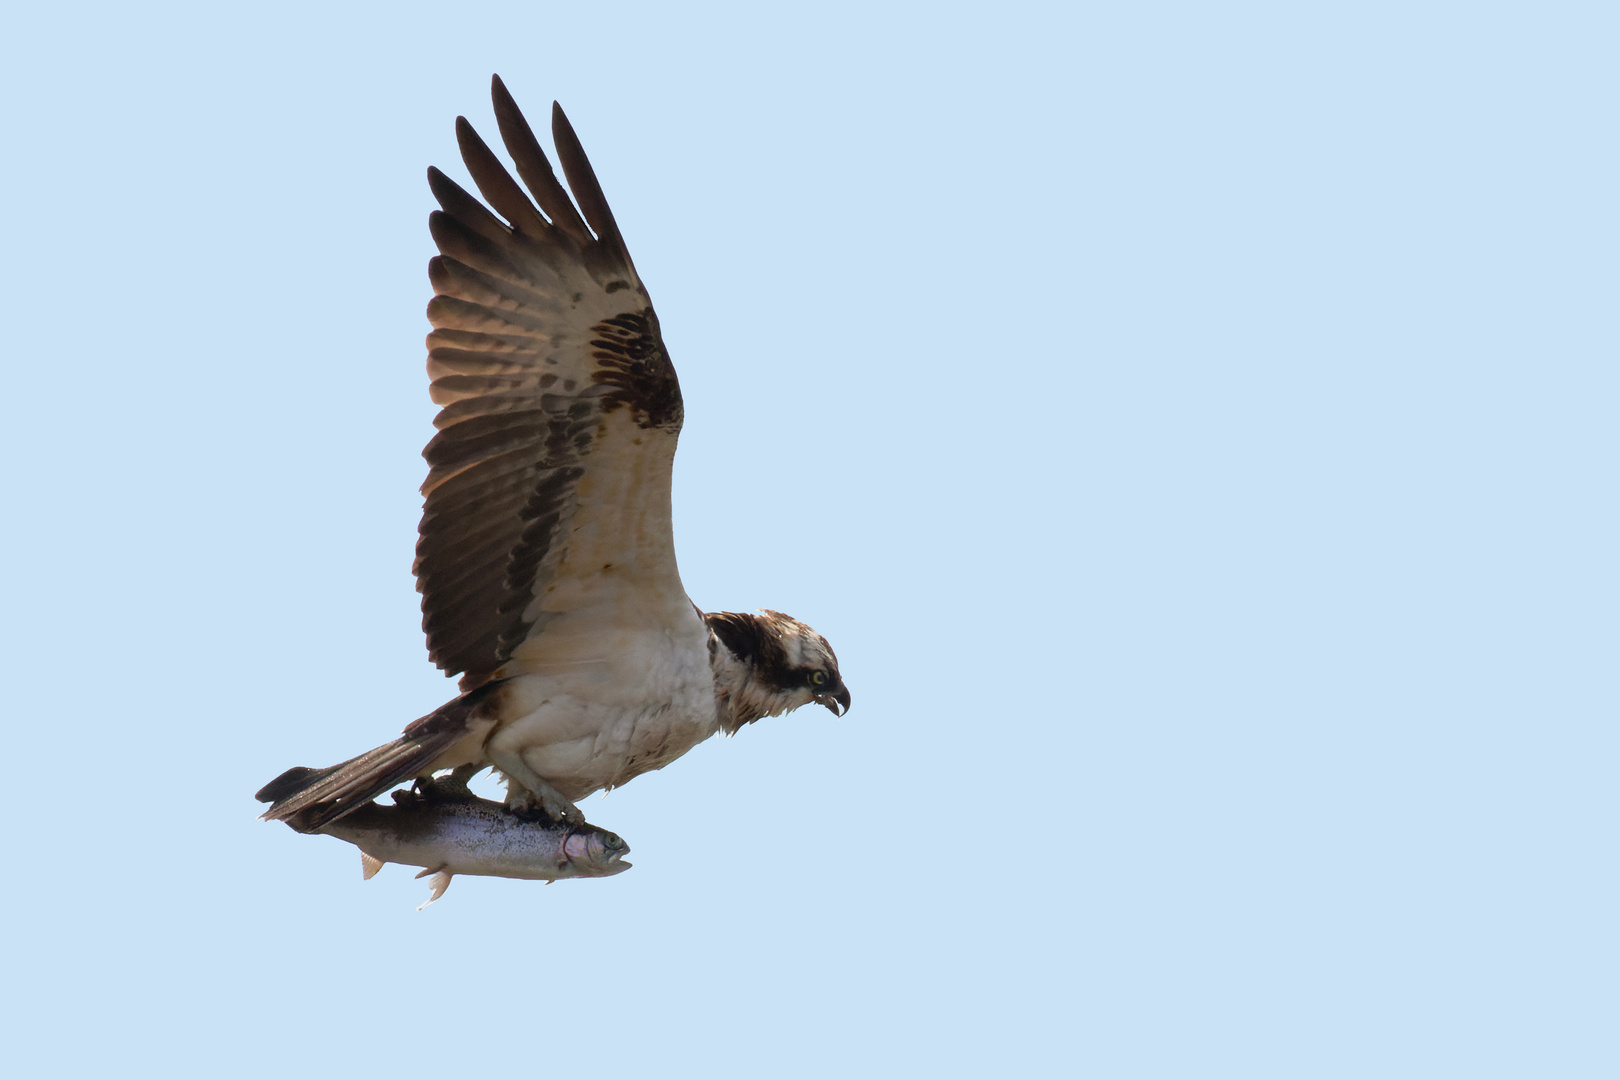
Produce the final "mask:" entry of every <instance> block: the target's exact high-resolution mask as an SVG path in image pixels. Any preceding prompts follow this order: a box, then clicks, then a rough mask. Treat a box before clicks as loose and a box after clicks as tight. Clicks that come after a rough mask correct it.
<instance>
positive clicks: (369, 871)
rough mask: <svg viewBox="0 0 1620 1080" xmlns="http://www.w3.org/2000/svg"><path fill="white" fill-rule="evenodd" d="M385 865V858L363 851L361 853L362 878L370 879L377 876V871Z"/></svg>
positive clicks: (364, 879)
mask: <svg viewBox="0 0 1620 1080" xmlns="http://www.w3.org/2000/svg"><path fill="white" fill-rule="evenodd" d="M384 865H385V863H384V860H382V859H379V858H377V856H375V855H367V854H366V853H365V852H363V851H362V852H361V853H360V880H361V881H370V880H371V879H372V878H374V877H376V876H377V871H379V870H381V869H382V868H383V866H384Z"/></svg>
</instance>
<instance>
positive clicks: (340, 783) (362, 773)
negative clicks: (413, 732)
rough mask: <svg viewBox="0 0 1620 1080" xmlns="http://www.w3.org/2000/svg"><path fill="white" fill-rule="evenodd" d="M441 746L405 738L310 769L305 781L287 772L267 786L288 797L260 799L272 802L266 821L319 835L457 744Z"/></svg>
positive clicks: (281, 795)
mask: <svg viewBox="0 0 1620 1080" xmlns="http://www.w3.org/2000/svg"><path fill="white" fill-rule="evenodd" d="M438 742H439V741H438V740H433V741H432V742H429V743H426V744H424V743H421V742H418V741H417V740H415V739H411V738H409V737H408V736H403V735H402V736H400V737H399V738H397V739H395V740H394V741H393V742H391V743H385V744H384V745H382V746H379V747H377V748H376V749H375V750H367V751H366V752H365V753H363V754H361V755H359V756H358V757H352V758H350V759H349V760H348V761H345V762H343V763H342V764H341V765H334V766H332V767H331V768H330V769H311V770H308V772H307V773H306V774H305V775H304V776H303V777H293V776H291V775H290V774H291V773H292V771H293V770H291V769H289V770H288V771H287V772H285V773H282V774H281V775H280V776H278V777H276V779H274V780H272V781H270V783H269V784H267V785H266V787H265V790H267V791H269V790H275V791H277V792H278V793H279V792H283V791H284V792H285V794H279V797H276V798H272V799H265V798H264V792H263V791H261V792H260V794H259V797H260V799H261V801H266V802H269V803H270V804H271V805H270V809H268V810H266V811H265V812H264V815H263V816H264V819H265V820H266V821H285V822H287V824H289V825H291V826H292V827H293V828H295V829H297V830H298V831H299V832H315V831H317V830H318V829H320V828H321V827H322V826H323V825H329V824H331V823H332V822H334V821H336V820H337V819H338V818H340V817H342V816H343V815H344V814H347V813H349V812H350V811H351V810H357V809H359V808H360V807H362V806H364V805H365V804H366V803H368V802H370V801H371V800H372V799H375V798H376V797H377V796H379V795H381V794H382V793H383V792H385V791H387V790H389V789H390V788H393V787H395V786H397V785H399V784H402V783H404V782H405V781H407V780H410V779H411V778H413V777H415V776H417V775H418V774H420V773H422V772H423V771H424V770H426V769H430V768H431V767H432V765H433V760H434V759H435V758H437V757H438V756H439V755H440V754H441V753H443V752H444V751H445V750H447V749H449V744H450V743H451V742H454V740H453V739H451V740H445V741H444V744H443V745H438ZM300 781H301V782H300Z"/></svg>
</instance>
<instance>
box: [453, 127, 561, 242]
mask: <svg viewBox="0 0 1620 1080" xmlns="http://www.w3.org/2000/svg"><path fill="white" fill-rule="evenodd" d="M456 144H457V145H458V146H460V147H461V160H462V161H464V162H466V163H467V171H468V172H469V173H471V174H472V178H473V183H475V184H477V185H478V191H479V193H480V194H482V195H483V196H484V198H485V199H487V200H488V201H489V205H490V206H492V207H494V208H495V212H496V213H498V214H500V215H501V216H502V217H504V218H506V220H507V221H509V222H511V223H512V227H513V228H514V229H516V230H517V231H518V232H521V233H526V234H528V235H529V236H533V237H542V236H544V235H546V233H547V232H548V231H549V230H550V228H551V226H550V225H549V224H547V223H546V219H545V218H543V217H541V216H540V212H539V211H538V210H536V209H535V208H534V204H533V203H531V202H530V201H529V197H528V196H527V195H525V194H523V189H522V188H520V187H518V186H517V181H516V180H513V179H512V174H511V173H508V172H507V171H506V168H505V166H503V165H502V164H501V162H500V159H499V158H497V157H496V156H495V154H494V151H492V150H490V148H489V145H488V144H487V143H485V142H484V140H483V139H482V138H481V137H480V136H479V134H478V132H476V131H474V130H473V126H472V125H471V124H469V123H468V122H467V118H466V117H465V116H458V117H456ZM445 209H449V207H446V208H445Z"/></svg>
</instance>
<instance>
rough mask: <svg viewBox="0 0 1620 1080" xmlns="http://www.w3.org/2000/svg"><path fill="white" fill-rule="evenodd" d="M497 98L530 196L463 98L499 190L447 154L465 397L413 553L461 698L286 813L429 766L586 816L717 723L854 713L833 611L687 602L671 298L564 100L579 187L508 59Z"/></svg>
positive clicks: (434, 646)
mask: <svg viewBox="0 0 1620 1080" xmlns="http://www.w3.org/2000/svg"><path fill="white" fill-rule="evenodd" d="M492 93H493V96H494V100H495V118H496V121H497V123H498V125H499V127H500V132H501V140H502V141H503V142H504V143H505V144H506V150H507V153H508V154H510V156H511V158H512V161H513V163H514V164H515V165H516V167H517V175H518V177H520V178H521V179H522V182H523V185H524V187H527V189H528V193H527V194H526V193H525V191H524V187H520V186H519V184H518V182H517V181H516V180H514V179H513V178H512V175H511V174H510V173H508V172H507V170H506V168H505V167H504V166H503V165H502V164H501V162H500V160H499V159H498V158H497V157H496V156H495V154H494V153H493V152H492V151H491V150H490V148H489V147H488V146H487V145H486V144H485V143H484V141H483V140H482V139H481V138H480V137H479V136H478V134H477V133H476V132H475V131H474V130H473V129H472V126H471V125H470V124H468V123H467V120H466V118H464V117H458V118H457V120H456V138H457V142H458V143H459V145H460V148H461V156H462V159H463V160H464V161H465V162H466V165H467V171H468V172H469V173H470V174H471V175H472V178H473V181H474V183H475V184H476V185H477V188H478V191H479V193H480V194H481V195H482V196H483V199H484V201H483V202H482V203H481V202H479V201H478V200H477V199H475V198H474V197H473V196H472V195H470V194H469V193H468V192H467V191H466V190H464V189H463V188H461V187H460V186H459V185H457V184H456V183H455V182H454V181H452V180H451V179H450V178H449V177H447V176H445V175H444V174H443V173H441V172H439V171H438V170H437V169H429V170H428V185H429V187H430V188H431V189H432V192H433V195H434V197H435V198H436V199H437V200H438V203H439V205H440V207H441V209H440V210H436V211H434V212H433V214H432V215H431V216H430V217H429V219H428V225H429V228H430V230H431V231H432V234H433V239H434V241H435V243H436V244H437V245H438V248H439V252H440V253H439V255H438V256H437V257H435V258H434V259H432V260H431V261H430V262H429V263H428V276H429V278H430V280H431V281H432V284H433V290H434V294H435V295H434V297H433V300H432V301H431V302H430V303H429V304H428V320H429V322H431V323H432V325H433V331H432V333H430V334H429V335H428V338H427V345H428V359H427V368H428V375H429V377H430V378H431V380H432V388H431V393H432V397H433V401H434V402H435V403H436V404H438V405H440V406H441V407H442V408H441V410H440V412H439V414H438V417H437V418H436V419H435V420H434V426H435V428H437V434H435V435H434V436H433V438H432V440H431V441H429V443H428V444H427V448H426V449H425V450H424V451H423V456H424V457H425V458H427V462H428V466H429V468H428V477H427V481H426V482H425V483H424V484H423V485H422V492H423V495H424V497H425V501H424V503H423V507H422V522H421V526H420V528H419V533H420V535H419V538H418V540H417V544H416V562H415V566H414V572H415V574H416V587H417V590H418V591H419V592H421V594H422V629H423V631H424V632H425V633H426V634H427V646H428V655H429V657H430V658H431V659H432V660H433V662H434V663H436V664H437V665H438V666H439V667H440V668H442V669H444V671H445V673H446V674H447V675H456V674H459V675H460V676H461V682H460V690H461V693H460V695H459V696H457V697H456V698H455V699H454V700H452V701H450V702H447V703H446V704H444V705H442V706H440V707H439V708H437V709H435V710H434V711H433V712H431V713H429V714H428V715H426V716H424V717H422V718H420V719H418V720H416V721H414V722H412V723H411V724H410V725H409V726H408V727H406V728H405V730H404V733H403V734H401V735H400V737H399V738H397V739H395V740H393V741H392V742H389V743H385V744H384V745H382V746H379V747H377V748H376V749H374V750H368V751H367V752H365V753H363V754H361V755H359V756H358V757H355V758H351V759H350V760H348V761H345V762H342V763H341V764H338V765H334V766H331V767H330V768H325V769H307V768H294V769H289V770H288V771H287V772H285V773H283V774H282V775H281V776H279V777H277V778H276V779H275V780H272V781H271V782H270V783H269V784H267V785H266V786H265V787H264V789H263V790H261V791H260V792H259V794H258V798H259V799H260V801H262V802H268V803H270V804H271V806H270V809H269V810H268V811H266V813H265V815H264V816H265V817H266V818H267V819H271V820H279V821H286V822H288V823H289V824H291V825H292V826H293V827H294V828H297V829H299V830H301V831H306V832H313V831H315V830H318V829H320V828H321V827H322V826H324V825H327V824H330V823H331V822H333V821H336V820H337V819H339V818H341V817H343V816H344V815H345V814H348V813H350V812H351V811H354V810H356V809H358V808H359V807H361V806H364V805H366V804H367V803H369V802H371V800H372V799H374V798H376V797H377V796H379V795H381V794H382V793H384V792H386V791H387V790H389V789H390V788H392V787H395V786H396V785H398V784H401V783H404V782H406V781H409V780H412V779H414V778H423V777H429V776H431V775H432V774H433V773H435V772H438V771H440V770H445V769H451V770H457V771H458V773H459V775H461V776H466V775H470V774H471V773H472V772H476V771H478V770H480V769H482V768H484V767H486V766H493V767H494V768H495V769H496V770H497V771H498V772H499V773H500V774H501V775H502V776H503V777H504V778H505V780H506V783H507V806H508V807H509V808H510V809H512V810H513V811H514V812H516V813H519V814H523V815H527V816H530V817H532V818H538V817H539V816H542V815H543V816H544V817H546V818H549V819H551V820H553V821H557V822H568V823H571V824H578V823H581V822H583V821H584V816H583V815H582V814H581V813H580V811H579V810H578V808H577V807H576V806H575V805H574V804H575V802H576V801H577V800H579V799H582V798H584V797H585V796H586V795H589V794H590V793H592V792H594V791H599V790H606V789H611V788H614V787H617V786H619V785H621V784H624V783H626V782H627V781H629V780H631V779H633V778H634V777H636V776H639V775H640V774H642V773H644V772H647V771H649V770H652V769H659V768H662V767H664V766H665V765H667V764H669V763H670V762H671V761H674V760H675V759H676V758H678V757H680V756H681V755H682V754H684V753H686V752H687V751H688V750H690V749H692V747H694V746H696V745H697V744H698V743H699V742H701V741H703V740H704V739H706V738H708V737H709V736H710V735H713V734H715V733H716V732H721V731H723V732H726V733H727V734H733V733H735V732H736V731H738V730H739V729H740V728H742V726H743V725H745V724H748V723H751V722H753V721H755V720H758V719H760V718H761V717H765V716H777V715H780V714H782V713H785V712H787V711H789V710H792V709H796V708H798V707H799V706H801V705H806V704H809V703H810V702H817V703H819V704H821V705H824V706H826V707H827V708H828V709H830V710H832V712H833V714H834V715H835V716H837V715H842V714H843V713H844V712H845V711H846V710H848V708H849V703H850V697H849V690H848V689H847V688H846V687H845V686H844V681H843V678H842V677H841V676H840V674H839V671H838V659H837V657H836V656H834V655H833V650H832V646H830V645H828V644H827V639H826V638H824V637H822V636H821V635H820V634H818V633H816V632H815V631H814V630H812V629H811V628H810V627H808V626H806V625H805V624H804V623H802V622H800V621H798V620H797V619H794V618H792V617H790V616H788V615H784V614H782V613H781V612H777V611H769V610H762V611H760V612H757V613H752V614H749V613H739V612H703V611H702V610H700V609H699V608H698V607H697V606H696V605H695V604H693V603H692V601H691V600H690V599H689V598H688V597H687V595H686V590H685V589H684V588H683V587H682V585H681V578H680V574H679V572H678V571H677V569H676V565H675V542H674V534H673V529H672V525H671V520H670V480H671V474H672V469H673V466H674V461H675V443H676V440H677V438H678V437H679V435H680V431H681V419H682V415H683V410H682V405H681V391H680V385H679V383H678V382H677V381H676V378H675V368H674V366H673V365H672V364H671V363H670V359H669V354H668V353H667V352H666V351H665V349H664V343H663V340H662V338H661V337H660V335H659V330H658V317H657V316H656V315H655V314H653V309H652V304H651V302H650V300H649V299H648V296H647V289H646V287H645V286H644V285H643V284H642V282H641V278H640V276H639V275H637V273H636V268H635V265H634V264H633V263H632V262H631V261H630V252H629V251H628V250H627V249H626V248H625V244H624V238H623V237H622V236H620V235H619V228H618V226H617V225H616V224H615V223H614V221H613V213H612V211H610V210H609V209H608V204H607V200H606V199H605V198H604V197H603V195H602V189H601V187H600V185H598V183H597V180H596V174H595V172H594V171H593V170H592V169H591V164H590V162H589V161H588V160H587V159H586V157H585V151H584V150H583V149H582V148H581V147H580V144H579V139H578V138H577V137H576V136H575V134H574V129H573V127H572V126H571V125H570V124H569V123H568V118H567V117H565V116H564V115H563V112H562V109H561V108H560V107H559V106H556V105H553V107H552V114H551V131H552V139H553V142H554V144H555V146H556V151H557V157H558V159H559V160H560V162H561V165H562V171H563V176H564V178H566V180H567V182H568V189H569V190H571V191H572V192H573V199H572V200H571V199H570V198H569V194H568V191H566V190H564V188H563V186H562V184H561V183H560V182H559V181H558V179H557V177H556V174H555V173H554V172H553V171H552V168H551V163H550V162H549V161H548V160H547V158H546V155H545V152H544V151H543V150H542V149H541V148H540V143H539V142H538V140H536V138H535V136H534V132H533V131H532V130H531V129H530V127H529V124H528V122H527V121H526V120H525V119H524V117H523V114H522V113H521V112H520V111H519V110H518V107H517V105H516V104H515V103H514V102H513V100H512V97H511V95H510V94H509V93H508V92H507V90H506V87H505V86H504V85H503V84H502V83H501V80H500V77H499V76H496V77H495V79H494V84H493V89H492ZM531 195H532V197H533V198H532V200H531V198H530V196H531ZM486 203H487V204H488V206H487V208H486V206H485V204H486ZM576 206H577V209H576ZM491 211H493V212H491Z"/></svg>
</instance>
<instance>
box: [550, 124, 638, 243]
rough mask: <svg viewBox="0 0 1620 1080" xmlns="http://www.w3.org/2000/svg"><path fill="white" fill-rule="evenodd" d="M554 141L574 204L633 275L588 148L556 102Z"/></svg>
mask: <svg viewBox="0 0 1620 1080" xmlns="http://www.w3.org/2000/svg"><path fill="white" fill-rule="evenodd" d="M551 141H552V142H554V143H555V144H556V145H557V160H558V161H560V162H562V169H563V175H564V176H565V177H567V178H568V189H569V190H570V191H572V192H573V193H574V201H575V202H577V203H579V209H580V212H581V213H583V214H584V215H585V220H586V221H587V222H589V223H590V226H591V228H592V229H595V230H596V235H597V236H599V237H601V239H602V242H603V243H604V244H606V245H607V246H608V248H610V249H611V250H612V251H613V252H614V254H616V255H618V257H619V258H621V259H623V260H624V265H625V267H626V268H627V269H629V270H631V271H632V272H634V270H635V265H634V264H633V263H632V262H631V261H630V250H629V249H628V248H626V247H625V245H624V237H623V236H621V235H619V225H618V222H616V221H614V220H613V211H612V210H609V209H608V204H607V196H606V195H603V194H602V185H601V184H599V183H598V182H597V180H596V170H595V169H593V168H591V159H590V158H588V157H586V156H585V148H584V147H583V146H581V145H580V142H579V136H578V135H575V134H574V125H572V124H570V123H569V122H568V117H567V116H566V115H565V114H564V113H563V110H562V106H561V105H559V104H557V103H556V102H555V101H553V102H552V103H551Z"/></svg>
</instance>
